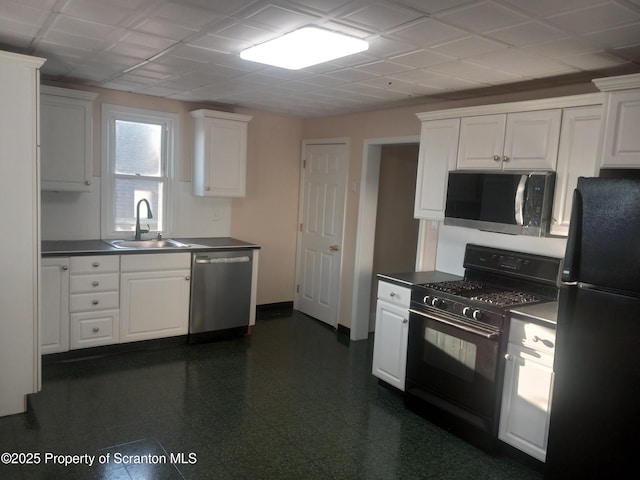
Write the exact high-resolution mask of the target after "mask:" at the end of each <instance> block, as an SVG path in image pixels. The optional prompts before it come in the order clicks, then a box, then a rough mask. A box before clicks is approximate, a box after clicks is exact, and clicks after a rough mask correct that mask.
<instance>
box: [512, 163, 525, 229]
mask: <svg viewBox="0 0 640 480" xmlns="http://www.w3.org/2000/svg"><path fill="white" fill-rule="evenodd" d="M527 178H528V176H527V175H522V176H521V177H520V182H519V183H518V188H517V189H516V199H515V205H514V206H515V214H516V225H520V226H523V225H524V191H525V189H526V188H527Z"/></svg>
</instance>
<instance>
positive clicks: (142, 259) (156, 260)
mask: <svg viewBox="0 0 640 480" xmlns="http://www.w3.org/2000/svg"><path fill="white" fill-rule="evenodd" d="M190 265H191V254H189V253H171V254H162V253H160V254H141V255H123V256H122V261H121V271H122V273H121V275H120V293H121V297H120V341H121V342H132V341H136V340H148V339H151V338H162V337H171V336H175V335H186V334H187V333H188V331H189V293H190V286H191V277H190V275H191V270H190Z"/></svg>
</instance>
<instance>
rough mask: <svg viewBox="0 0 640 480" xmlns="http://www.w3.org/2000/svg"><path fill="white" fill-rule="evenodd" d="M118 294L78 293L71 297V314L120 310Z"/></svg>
mask: <svg viewBox="0 0 640 480" xmlns="http://www.w3.org/2000/svg"><path fill="white" fill-rule="evenodd" d="M118 307H119V301H118V292H96V293H76V294H73V295H70V297H69V311H70V312H86V311H92V310H106V309H111V308H118Z"/></svg>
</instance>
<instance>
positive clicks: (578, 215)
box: [562, 189, 582, 282]
mask: <svg viewBox="0 0 640 480" xmlns="http://www.w3.org/2000/svg"><path fill="white" fill-rule="evenodd" d="M581 236H582V196H581V195H580V191H579V190H578V189H575V190H574V191H573V205H572V206H571V221H570V223H569V233H568V237H567V247H566V251H565V255H564V266H563V267H562V281H563V282H575V281H577V280H578V275H579V272H578V270H579V269H580V265H579V259H578V255H580V251H579V250H580V247H579V245H580V243H581Z"/></svg>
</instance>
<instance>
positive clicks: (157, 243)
mask: <svg viewBox="0 0 640 480" xmlns="http://www.w3.org/2000/svg"><path fill="white" fill-rule="evenodd" d="M107 243H109V245H112V246H114V247H116V248H185V247H189V246H190V245H187V244H186V243H180V242H178V241H176V240H110V241H109V242H107Z"/></svg>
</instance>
